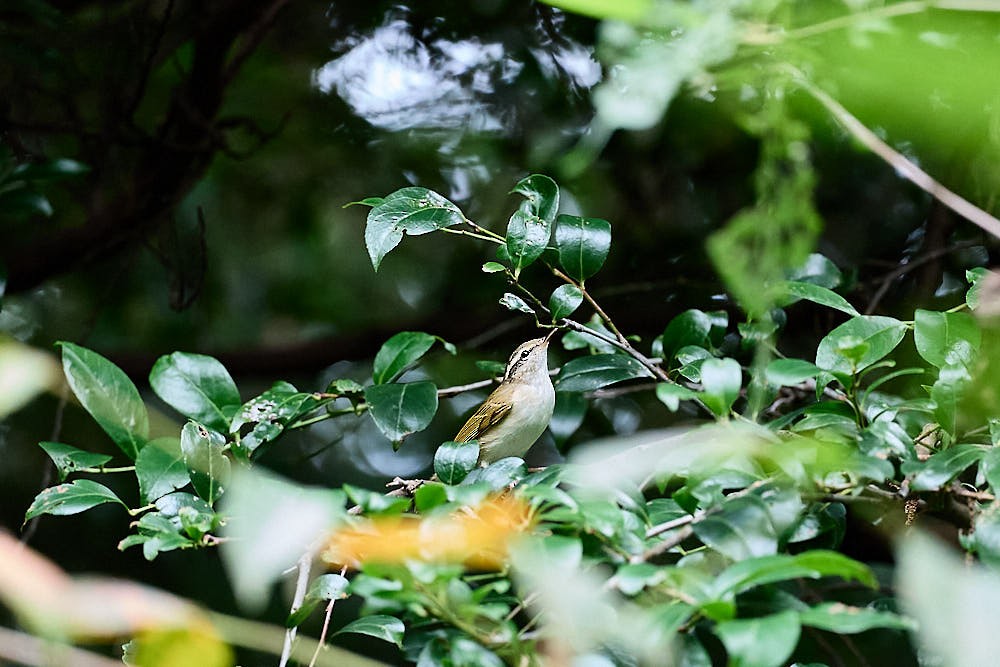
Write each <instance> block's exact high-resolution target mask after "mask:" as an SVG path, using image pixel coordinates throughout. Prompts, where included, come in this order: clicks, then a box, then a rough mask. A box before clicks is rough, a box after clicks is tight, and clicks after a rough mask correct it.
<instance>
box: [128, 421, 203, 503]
mask: <svg viewBox="0 0 1000 667" xmlns="http://www.w3.org/2000/svg"><path fill="white" fill-rule="evenodd" d="M135 476H136V477H137V478H138V480H139V497H140V499H141V500H142V502H143V503H151V502H153V501H155V500H157V499H158V498H160V497H161V496H165V495H167V494H168V493H170V492H172V491H176V490H177V489H179V488H181V487H183V486H186V485H187V483H188V482H189V481H190V477H189V476H188V469H187V466H186V465H185V464H184V455H183V454H181V444H180V441H179V440H178V439H177V438H174V437H166V438H157V439H155V440H151V441H150V442H149V443H148V444H147V445H146V446H145V447H143V448H142V451H140V452H139V456H137V457H136V459H135Z"/></svg>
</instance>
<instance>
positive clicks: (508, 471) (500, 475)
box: [462, 456, 528, 492]
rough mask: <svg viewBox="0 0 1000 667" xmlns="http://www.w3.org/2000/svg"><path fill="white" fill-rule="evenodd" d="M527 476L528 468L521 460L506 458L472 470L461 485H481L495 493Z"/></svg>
mask: <svg viewBox="0 0 1000 667" xmlns="http://www.w3.org/2000/svg"><path fill="white" fill-rule="evenodd" d="M527 474H528V467H527V466H526V465H524V460H523V459H520V458H518V457H516V456H508V457H506V458H502V459H499V460H498V461H494V462H493V463H491V464H489V465H488V466H486V467H485V468H475V469H473V470H472V472H470V473H469V474H468V475H466V477H465V479H463V480H462V484H463V485H465V484H468V485H473V484H483V485H485V486H488V487H489V488H490V489H491V490H492V491H494V492H496V491H500V490H502V489H505V488H507V487H509V486H510V485H511V484H515V483H517V482H519V481H521V480H522V479H524V478H525V477H526V476H527Z"/></svg>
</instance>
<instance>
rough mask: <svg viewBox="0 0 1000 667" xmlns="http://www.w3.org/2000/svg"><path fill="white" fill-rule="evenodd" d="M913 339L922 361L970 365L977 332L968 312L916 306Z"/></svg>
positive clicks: (975, 349)
mask: <svg viewBox="0 0 1000 667" xmlns="http://www.w3.org/2000/svg"><path fill="white" fill-rule="evenodd" d="M913 340H914V343H915V344H916V346H917V353H918V354H920V356H921V357H923V359H924V361H926V362H927V363H929V364H931V365H933V366H936V367H937V368H943V367H945V366H948V365H955V364H961V365H963V366H965V367H970V366H971V365H972V363H973V361H974V360H975V357H976V353H977V352H979V343H980V332H979V326H978V325H977V324H976V321H975V320H974V319H973V318H972V316H971V315H969V314H968V313H942V312H938V311H934V310H923V309H919V308H918V309H917V311H916V313H914V323H913Z"/></svg>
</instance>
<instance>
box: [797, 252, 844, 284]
mask: <svg viewBox="0 0 1000 667" xmlns="http://www.w3.org/2000/svg"><path fill="white" fill-rule="evenodd" d="M788 279H789V280H791V281H794V282H799V283H811V284H813V285H819V286H820V287H825V288H827V289H831V290H832V289H834V288H836V287H839V286H840V283H841V281H842V280H843V275H842V274H841V272H840V269H839V268H837V265H836V264H834V263H833V262H831V261H830V260H829V259H828V258H827V257H826V256H825V255H821V254H819V253H815V252H814V253H812V254H810V255H809V257H808V259H806V261H805V262H803V263H802V266H799V267H797V268H795V269H793V270H791V271H789V272H788Z"/></svg>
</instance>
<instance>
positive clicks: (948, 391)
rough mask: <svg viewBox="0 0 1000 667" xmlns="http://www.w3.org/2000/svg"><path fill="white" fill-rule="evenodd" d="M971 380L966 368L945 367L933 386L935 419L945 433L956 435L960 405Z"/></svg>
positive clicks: (932, 395) (932, 397) (932, 398)
mask: <svg viewBox="0 0 1000 667" xmlns="http://www.w3.org/2000/svg"><path fill="white" fill-rule="evenodd" d="M971 380H972V378H971V377H970V376H969V371H968V370H967V369H966V368H965V366H945V367H944V368H942V369H941V372H940V373H938V379H937V381H936V382H935V383H934V384H933V385H932V386H931V392H930V393H931V400H932V401H934V418H935V420H936V421H937V422H938V424H940V425H941V429H942V430H943V431H944V432H945V433H950V434H952V435H954V434H955V429H956V426H957V420H958V410H959V404H960V403H961V401H962V396H963V394H964V392H965V389H966V387H967V386H968V385H969V383H970V382H971Z"/></svg>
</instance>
